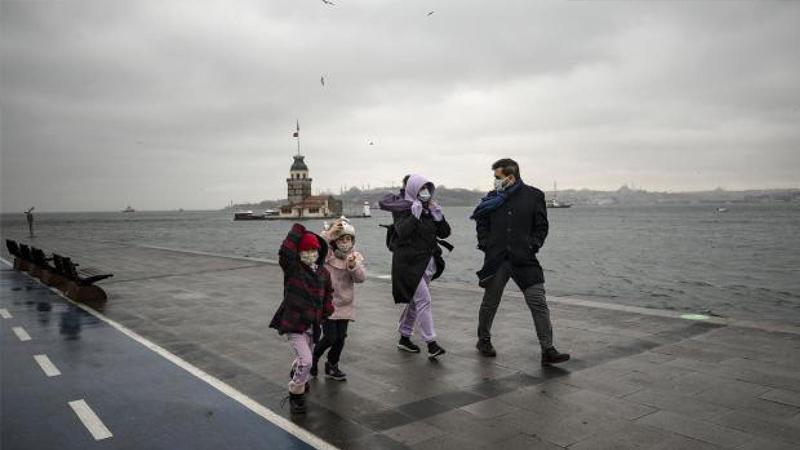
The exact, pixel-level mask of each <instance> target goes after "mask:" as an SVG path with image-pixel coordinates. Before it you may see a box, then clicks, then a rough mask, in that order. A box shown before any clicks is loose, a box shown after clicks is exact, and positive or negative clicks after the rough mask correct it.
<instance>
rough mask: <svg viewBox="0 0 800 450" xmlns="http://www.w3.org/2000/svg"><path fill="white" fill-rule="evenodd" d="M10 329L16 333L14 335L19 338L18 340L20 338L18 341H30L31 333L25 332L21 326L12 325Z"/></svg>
mask: <svg viewBox="0 0 800 450" xmlns="http://www.w3.org/2000/svg"><path fill="white" fill-rule="evenodd" d="M11 331H13V332H14V334H16V335H17V337H18V338H19V340H20V341H22V342H25V341H30V340H31V335H30V334H28V332H27V331H25V328H22V327H12V328H11Z"/></svg>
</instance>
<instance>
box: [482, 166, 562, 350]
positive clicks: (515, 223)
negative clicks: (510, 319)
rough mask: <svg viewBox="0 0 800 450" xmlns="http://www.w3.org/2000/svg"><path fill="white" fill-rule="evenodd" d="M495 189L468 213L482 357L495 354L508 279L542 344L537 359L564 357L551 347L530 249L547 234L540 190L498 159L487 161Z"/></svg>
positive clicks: (539, 276)
mask: <svg viewBox="0 0 800 450" xmlns="http://www.w3.org/2000/svg"><path fill="white" fill-rule="evenodd" d="M492 169H493V170H494V177H495V190H494V191H492V192H490V193H489V194H488V195H487V196H486V197H484V198H483V199H482V200H481V203H480V204H479V205H478V207H477V208H475V212H474V213H473V215H472V218H473V219H475V221H476V228H477V232H478V248H479V249H480V250H481V251H483V253H484V261H483V268H482V269H481V270H479V271H478V272H477V274H478V280H479V283H478V284H479V285H480V286H481V287H482V288H484V289H485V291H484V295H483V302H482V303H481V307H480V311H479V314H478V344H477V345H476V347H477V348H478V350H479V351H480V352H481V354H483V355H485V356H496V355H497V352H496V351H495V349H494V346H492V341H491V328H492V322H493V321H494V316H495V313H496V312H497V307H498V306H499V305H500V299H501V298H502V296H503V290H504V289H505V286H506V284H507V283H508V280H509V279H513V280H514V282H515V283H516V284H517V286H519V288H520V290H521V291H522V293H523V294H524V296H525V303H526V304H527V305H528V308H529V309H530V311H531V315H532V316H533V324H534V325H535V327H536V335H537V336H538V338H539V344H540V345H541V347H542V364H556V363H560V362H564V361H567V360H568V359H569V355H568V354H566V353H559V352H558V351H557V350H556V348H555V347H554V346H553V328H552V324H551V322H550V310H549V308H548V307H547V301H546V298H545V290H544V274H543V273H542V266H541V265H540V264H539V261H538V260H537V259H536V253H537V252H538V251H539V249H540V248H541V247H542V245H544V241H545V238H546V237H547V231H548V226H549V225H548V223H547V209H546V206H545V201H544V193H543V192H542V191H540V190H539V189H536V188H535V187H533V186H528V185H526V184H525V183H523V182H522V179H521V178H520V176H519V165H518V164H517V163H516V162H515V161H514V160H512V159H501V160H499V161H497V162H495V163H494V164H493V165H492Z"/></svg>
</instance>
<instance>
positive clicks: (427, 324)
mask: <svg viewBox="0 0 800 450" xmlns="http://www.w3.org/2000/svg"><path fill="white" fill-rule="evenodd" d="M414 306H415V307H416V310H417V321H418V322H419V332H420V334H421V335H422V340H424V341H425V342H431V341H435V340H436V330H435V329H434V327H433V311H432V310H431V291H430V288H429V287H428V282H427V281H426V280H425V279H422V280H420V282H419V286H417V290H416V291H415V292H414Z"/></svg>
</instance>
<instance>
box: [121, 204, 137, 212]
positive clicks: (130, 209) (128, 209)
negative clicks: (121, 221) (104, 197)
mask: <svg viewBox="0 0 800 450" xmlns="http://www.w3.org/2000/svg"><path fill="white" fill-rule="evenodd" d="M122 212H124V213H132V212H136V210H135V209H133V208H131V205H128V207H127V208H125V209H123V210H122Z"/></svg>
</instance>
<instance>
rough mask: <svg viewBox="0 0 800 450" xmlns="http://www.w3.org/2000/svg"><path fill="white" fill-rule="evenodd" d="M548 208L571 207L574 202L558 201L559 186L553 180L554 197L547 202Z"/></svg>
mask: <svg viewBox="0 0 800 450" xmlns="http://www.w3.org/2000/svg"><path fill="white" fill-rule="evenodd" d="M545 206H547V207H548V208H571V207H572V203H566V202H560V201H558V186H557V185H556V183H555V182H553V198H552V199H550V200H547V201H546V202H545Z"/></svg>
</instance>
